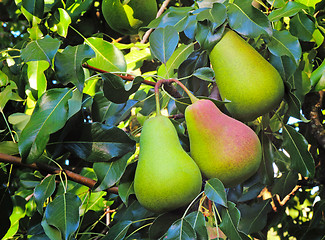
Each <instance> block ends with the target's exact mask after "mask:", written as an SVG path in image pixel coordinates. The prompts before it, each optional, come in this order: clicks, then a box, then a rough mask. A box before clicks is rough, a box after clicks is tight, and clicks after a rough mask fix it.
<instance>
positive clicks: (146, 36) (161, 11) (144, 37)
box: [140, 0, 170, 43]
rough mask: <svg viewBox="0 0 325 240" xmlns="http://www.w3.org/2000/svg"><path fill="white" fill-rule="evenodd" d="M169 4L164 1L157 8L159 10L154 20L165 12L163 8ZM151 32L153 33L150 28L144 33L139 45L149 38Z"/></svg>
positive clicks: (168, 0)
mask: <svg viewBox="0 0 325 240" xmlns="http://www.w3.org/2000/svg"><path fill="white" fill-rule="evenodd" d="M169 2H170V0H165V1H164V2H163V4H162V5H161V7H160V8H159V10H158V12H157V16H156V18H158V17H160V16H161V14H163V12H164V11H165V8H167V6H168V4H169ZM152 31H153V29H152V28H150V29H149V30H148V31H146V33H145V34H144V35H143V38H142V40H141V42H140V43H145V42H146V41H147V40H148V38H149V36H150V34H151V33H152Z"/></svg>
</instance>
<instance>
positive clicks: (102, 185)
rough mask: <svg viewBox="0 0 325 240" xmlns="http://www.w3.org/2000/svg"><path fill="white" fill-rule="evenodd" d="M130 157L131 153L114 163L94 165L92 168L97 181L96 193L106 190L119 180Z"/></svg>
mask: <svg viewBox="0 0 325 240" xmlns="http://www.w3.org/2000/svg"><path fill="white" fill-rule="evenodd" d="M131 156H132V153H128V154H126V155H125V156H123V157H121V158H120V159H118V160H116V161H112V162H98V163H94V165H93V168H94V171H95V173H96V175H97V179H98V180H97V183H96V186H95V187H96V191H103V190H106V189H107V188H110V187H112V186H113V185H114V184H115V183H116V182H117V181H118V180H120V178H121V177H122V175H123V173H124V171H125V169H126V165H127V161H128V160H129V158H130V157H131Z"/></svg>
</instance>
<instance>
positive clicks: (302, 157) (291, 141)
mask: <svg viewBox="0 0 325 240" xmlns="http://www.w3.org/2000/svg"><path fill="white" fill-rule="evenodd" d="M283 148H284V149H285V150H286V151H287V152H288V153H289V155H290V159H291V168H292V169H294V170H296V171H298V172H299V173H301V174H302V175H303V176H304V177H313V176H314V174H315V162H314V159H313V157H312V155H311V153H310V152H309V151H308V142H307V141H306V139H305V138H304V136H303V135H302V134H300V133H299V132H297V131H296V130H295V129H294V128H293V127H291V126H289V125H285V126H284V127H283Z"/></svg>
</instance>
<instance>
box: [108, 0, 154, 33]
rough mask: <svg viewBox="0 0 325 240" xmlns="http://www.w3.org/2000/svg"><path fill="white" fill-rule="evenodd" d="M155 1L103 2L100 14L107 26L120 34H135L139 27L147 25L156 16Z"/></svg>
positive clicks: (112, 0) (109, 0)
mask: <svg viewBox="0 0 325 240" xmlns="http://www.w3.org/2000/svg"><path fill="white" fill-rule="evenodd" d="M157 11H158V9H157V2H156V0H130V1H128V2H127V3H126V4H122V3H121V1H120V0H103V2H102V12H103V16H104V18H105V20H106V22H107V23H108V25H109V26H110V27H111V28H112V29H113V30H115V31H116V32H119V33H122V34H127V35H129V34H137V33H138V29H139V28H140V27H143V26H146V25H148V24H149V23H150V22H151V20H153V19H154V18H155V17H156V14H157Z"/></svg>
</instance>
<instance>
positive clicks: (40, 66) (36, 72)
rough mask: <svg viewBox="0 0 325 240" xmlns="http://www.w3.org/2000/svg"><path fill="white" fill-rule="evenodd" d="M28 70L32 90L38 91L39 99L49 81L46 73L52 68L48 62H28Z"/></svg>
mask: <svg viewBox="0 0 325 240" xmlns="http://www.w3.org/2000/svg"><path fill="white" fill-rule="evenodd" d="M27 65H28V70H27V76H28V81H29V85H30V87H31V88H33V89H35V90H37V92H38V97H40V96H41V95H42V94H43V93H44V92H45V91H46V87H47V80H46V77H45V74H44V71H45V70H46V69H47V68H48V67H49V66H50V64H49V63H48V62H47V61H44V60H41V61H30V62H27Z"/></svg>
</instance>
